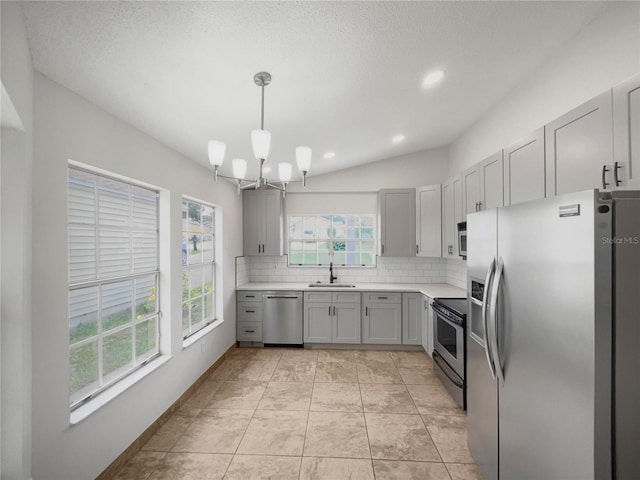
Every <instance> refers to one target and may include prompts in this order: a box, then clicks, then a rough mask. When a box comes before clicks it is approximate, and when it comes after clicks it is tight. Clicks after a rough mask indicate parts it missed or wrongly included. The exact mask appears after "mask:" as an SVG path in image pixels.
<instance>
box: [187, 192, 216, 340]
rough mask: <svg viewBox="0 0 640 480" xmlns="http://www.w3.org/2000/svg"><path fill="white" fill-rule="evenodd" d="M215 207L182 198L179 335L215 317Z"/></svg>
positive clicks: (203, 325)
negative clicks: (180, 331)
mask: <svg viewBox="0 0 640 480" xmlns="http://www.w3.org/2000/svg"><path fill="white" fill-rule="evenodd" d="M214 233H215V210H214V208H213V207H212V206H210V205H206V204H204V203H200V202H197V201H195V200H191V199H188V198H183V199H182V265H183V267H182V336H183V337H184V338H187V337H188V336H189V335H193V334H194V333H195V332H197V331H198V330H200V329H201V328H204V327H205V326H206V325H208V324H210V323H211V322H213V321H214V320H215V304H214V301H215V295H214V293H215V271H214V270H215V236H214Z"/></svg>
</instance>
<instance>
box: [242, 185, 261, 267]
mask: <svg viewBox="0 0 640 480" xmlns="http://www.w3.org/2000/svg"><path fill="white" fill-rule="evenodd" d="M259 193H260V192H257V191H255V190H253V191H251V190H245V191H244V192H242V237H243V251H244V255H245V256H249V255H260V253H261V252H262V238H261V237H260V235H259V233H258V229H259V218H260V216H259V211H258V208H259V205H260V201H259V198H258V194H259Z"/></svg>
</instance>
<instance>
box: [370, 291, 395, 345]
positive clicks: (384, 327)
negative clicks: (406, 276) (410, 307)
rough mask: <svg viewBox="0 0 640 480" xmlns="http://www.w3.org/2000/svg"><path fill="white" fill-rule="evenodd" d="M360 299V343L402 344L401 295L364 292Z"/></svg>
mask: <svg viewBox="0 0 640 480" xmlns="http://www.w3.org/2000/svg"><path fill="white" fill-rule="evenodd" d="M362 299H363V304H364V312H363V315H362V343H373V344H376V343H377V344H388V345H393V344H400V343H402V294H401V293H375V292H364V293H363V294H362Z"/></svg>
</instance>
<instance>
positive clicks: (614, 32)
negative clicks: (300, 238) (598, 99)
mask: <svg viewBox="0 0 640 480" xmlns="http://www.w3.org/2000/svg"><path fill="white" fill-rule="evenodd" d="M541 34H542V32H541ZM523 54H526V52H523ZM638 72H640V2H616V3H613V2H612V3H611V5H609V6H608V8H607V9H606V10H605V11H604V14H603V15H602V16H600V17H599V18H596V19H595V20H594V21H593V22H592V23H591V24H590V25H588V26H587V27H586V28H585V29H584V30H583V31H582V32H581V33H580V34H579V35H577V36H576V37H575V38H573V39H572V40H570V41H569V43H567V45H566V46H565V47H564V48H562V49H561V50H559V51H558V53H557V55H556V56H555V57H554V58H552V59H551V60H549V61H547V62H546V63H545V64H544V65H541V66H540V67H539V68H538V69H537V71H536V72H535V73H534V74H533V75H532V76H531V77H529V78H527V80H526V81H524V82H522V83H521V84H520V85H518V86H517V87H516V88H515V89H514V90H513V91H512V92H511V94H509V95H507V96H506V97H505V99H504V100H502V101H501V102H499V103H498V104H496V105H495V106H494V107H493V108H492V109H491V110H490V111H489V112H488V113H487V114H486V115H484V116H483V117H482V118H481V119H480V120H479V121H478V122H476V123H475V124H474V125H473V126H472V127H471V128H470V129H469V130H468V131H466V132H465V133H464V134H463V135H461V136H460V137H459V138H457V139H456V140H455V141H454V142H453V143H452V144H451V145H450V149H449V155H450V166H449V174H450V176H453V175H456V174H458V173H459V172H461V171H462V170H464V169H465V168H467V167H470V166H472V165H474V164H476V163H478V162H479V161H481V160H483V159H484V158H486V157H488V156H489V155H491V154H492V153H495V152H497V151H498V150H500V149H501V148H503V147H506V146H508V145H510V144H511V143H513V142H515V141H517V140H519V139H520V138H522V137H524V136H525V135H527V134H528V133H529V132H532V131H533V130H535V129H536V128H539V127H541V126H542V125H544V124H546V123H549V122H550V121H551V120H554V119H555V118H557V117H559V116H561V115H562V114H564V113H566V112H568V111H569V110H571V109H573V108H574V107H576V106H578V105H580V104H582V103H584V102H585V101H587V100H589V99H590V98H592V97H595V96H596V95H598V94H599V93H602V92H604V91H605V90H608V89H610V88H611V87H613V86H614V85H616V84H618V83H620V82H621V81H623V80H625V79H626V78H629V77H631V76H632V75H634V74H635V73H638Z"/></svg>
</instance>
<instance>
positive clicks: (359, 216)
mask: <svg viewBox="0 0 640 480" xmlns="http://www.w3.org/2000/svg"><path fill="white" fill-rule="evenodd" d="M292 217H299V218H301V219H302V222H303V225H304V221H305V219H310V218H315V221H316V222H318V221H319V219H320V218H322V217H331V231H332V232H333V231H334V230H335V228H334V226H333V225H334V224H333V222H334V220H333V219H334V217H354V218H356V219H357V223H358V227H357V228H358V229H361V228H363V227H362V225H361V222H362V219H363V218H364V217H366V218H370V219H371V225H370V226H366V227H365V228H370V229H371V231H372V237H371V238H364V239H363V238H362V237H359V238H351V239H350V238H346V237H345V238H336V237H333V236H327V237H324V236H323V237H313V238H304V237H302V238H300V237H292V236H291V219H292ZM346 223H347V224H348V220H347V222H346ZM316 225H317V223H316ZM346 226H347V225H345V228H346ZM376 237H377V228H376V214H375V213H357V214H356V213H333V214H300V213H296V214H290V215H287V253H288V256H287V265H288V266H289V267H301V268H310V267H320V268H324V267H327V266H329V262H333V265H334V266H338V267H344V268H376V267H377V261H378V260H377V254H376V241H377V238H376ZM349 240H352V241H356V242H359V243H360V246H361V244H362V242H363V241H366V242H371V244H372V246H373V248H372V250H371V251H370V252H368V251H366V252H365V251H363V250H362V249H361V248H360V249H359V250H357V251H353V252H349V251H347V250H345V251H344V253H345V255H346V254H348V253H357V254H359V255H362V254H370V255H371V264H363V263H357V264H354V263H336V262H335V260H334V259H335V255H336V252H335V251H334V250H333V245H334V242H336V241H338V242H339V241H345V242H347V241H349ZM295 242H299V243H302V244H303V245H304V244H305V243H320V242H328V243H329V250H328V251H327V252H324V251H321V252H320V251H318V250H317V249H316V255H317V256H319V255H320V254H321V253H322V254H324V253H326V254H327V255H328V258H329V261H328V262H327V263H295V262H292V261H291V257H292V255H291V250H292V249H291V244H292V243H295ZM303 252H304V249H303ZM346 258H347V257H346V256H345V259H346ZM360 258H361V259H362V257H360ZM303 260H304V253H303Z"/></svg>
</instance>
